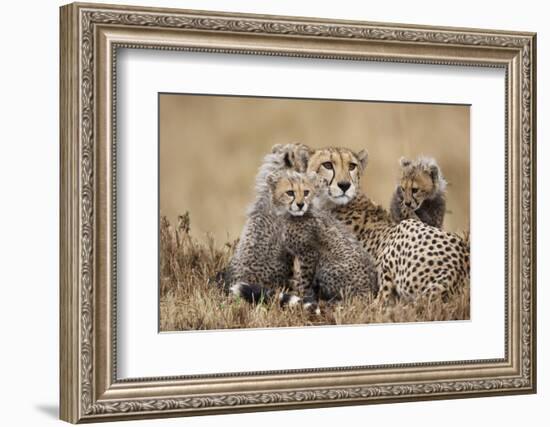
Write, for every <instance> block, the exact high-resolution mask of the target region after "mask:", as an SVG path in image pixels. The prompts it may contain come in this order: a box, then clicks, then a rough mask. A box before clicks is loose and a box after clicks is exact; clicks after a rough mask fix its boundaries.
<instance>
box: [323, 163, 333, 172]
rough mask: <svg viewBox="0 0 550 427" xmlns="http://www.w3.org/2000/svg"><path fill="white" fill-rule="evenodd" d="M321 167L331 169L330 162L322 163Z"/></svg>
mask: <svg viewBox="0 0 550 427" xmlns="http://www.w3.org/2000/svg"><path fill="white" fill-rule="evenodd" d="M323 167H324V168H325V169H328V170H332V162H325V163H323Z"/></svg>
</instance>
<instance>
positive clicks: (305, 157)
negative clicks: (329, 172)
mask: <svg viewBox="0 0 550 427" xmlns="http://www.w3.org/2000/svg"><path fill="white" fill-rule="evenodd" d="M296 146H297V147H296V169H297V170H298V171H299V172H305V171H306V170H307V165H308V162H309V157H310V156H311V155H312V154H313V151H312V150H311V148H309V147H308V146H307V145H304V144H296Z"/></svg>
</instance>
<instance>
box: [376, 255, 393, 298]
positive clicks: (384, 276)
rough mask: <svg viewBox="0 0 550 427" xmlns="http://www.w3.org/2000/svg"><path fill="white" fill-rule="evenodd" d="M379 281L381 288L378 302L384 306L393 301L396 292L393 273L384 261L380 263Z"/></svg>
mask: <svg viewBox="0 0 550 427" xmlns="http://www.w3.org/2000/svg"><path fill="white" fill-rule="evenodd" d="M378 283H380V289H379V290H378V297H377V298H376V304H378V305H381V306H383V305H386V304H388V303H390V302H391V301H393V299H394V297H395V294H396V288H395V284H394V281H393V273H392V271H391V269H390V267H389V266H388V265H387V264H386V263H385V262H384V261H382V263H381V265H380V271H379V278H378Z"/></svg>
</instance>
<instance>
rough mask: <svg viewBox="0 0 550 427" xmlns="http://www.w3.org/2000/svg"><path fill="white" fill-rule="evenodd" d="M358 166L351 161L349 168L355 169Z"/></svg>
mask: <svg viewBox="0 0 550 427" xmlns="http://www.w3.org/2000/svg"><path fill="white" fill-rule="evenodd" d="M356 167H357V165H356V164H355V163H350V164H349V170H350V171H353V170H355V168H356Z"/></svg>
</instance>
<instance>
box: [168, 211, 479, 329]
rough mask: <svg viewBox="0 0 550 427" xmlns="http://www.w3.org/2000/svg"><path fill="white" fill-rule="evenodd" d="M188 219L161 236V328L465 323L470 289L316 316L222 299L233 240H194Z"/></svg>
mask: <svg viewBox="0 0 550 427" xmlns="http://www.w3.org/2000/svg"><path fill="white" fill-rule="evenodd" d="M189 230H190V222H189V215H188V214H185V215H183V216H180V217H179V219H178V224H177V226H176V227H175V228H174V227H172V226H171V225H170V223H169V222H168V220H167V219H166V218H163V219H162V221H161V230H160V232H161V234H160V237H161V238H160V251H161V252H160V274H161V281H160V330H161V331H184V330H209V329H235V328H266V327H287V326H312V325H344V324H365V323H390V322H422V321H442V320H466V319H469V316H470V295H469V288H466V289H464V291H463V292H460V293H459V294H457V295H454V296H452V297H451V298H450V300H449V301H447V302H444V303H443V302H431V303H430V302H428V301H424V300H422V301H419V302H416V303H414V304H413V303H403V302H396V303H395V304H393V305H391V306H388V307H385V308H383V307H380V306H378V305H376V304H374V303H373V301H372V300H371V299H370V298H368V299H367V298H353V299H351V298H350V299H349V300H345V301H343V302H342V303H341V304H338V305H337V306H327V305H321V315H315V314H309V313H307V312H305V311H304V310H302V309H301V308H292V309H291V308H281V307H279V305H278V304H277V303H276V302H275V301H272V302H269V303H265V304H259V305H255V306H253V305H250V304H248V303H247V302H246V301H243V300H241V299H239V298H235V297H232V296H230V295H227V294H226V293H225V292H224V291H223V290H222V289H221V288H220V287H219V286H218V285H217V284H215V283H214V282H215V281H214V280H212V278H214V277H215V276H216V274H217V273H218V272H220V271H221V270H223V268H224V267H225V266H226V265H227V262H228V260H229V258H230V256H231V253H232V251H233V249H234V247H235V243H236V242H231V243H227V244H225V245H223V246H221V247H217V246H216V244H215V242H214V239H213V238H212V237H208V238H207V239H206V243H201V242H198V241H197V240H196V239H194V238H193V237H191V236H190V235H189Z"/></svg>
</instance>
